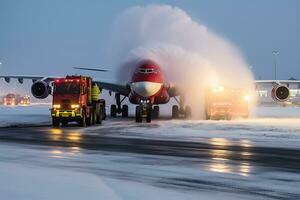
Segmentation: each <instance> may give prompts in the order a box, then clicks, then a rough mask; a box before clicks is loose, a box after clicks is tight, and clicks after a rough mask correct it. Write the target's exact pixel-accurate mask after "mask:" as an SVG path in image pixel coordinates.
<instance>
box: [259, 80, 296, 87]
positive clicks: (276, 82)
mask: <svg viewBox="0 0 300 200" xmlns="http://www.w3.org/2000/svg"><path fill="white" fill-rule="evenodd" d="M254 83H255V85H256V86H260V85H287V86H288V85H290V84H294V85H300V80H255V81H254Z"/></svg>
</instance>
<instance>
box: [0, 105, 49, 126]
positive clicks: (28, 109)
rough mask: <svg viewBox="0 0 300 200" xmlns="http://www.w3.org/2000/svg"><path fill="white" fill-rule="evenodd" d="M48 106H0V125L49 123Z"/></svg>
mask: <svg viewBox="0 0 300 200" xmlns="http://www.w3.org/2000/svg"><path fill="white" fill-rule="evenodd" d="M49 108H50V106H49V105H47V104H36V105H30V106H0V113H1V115H0V127H6V126H19V125H45V124H50V120H51V118H50V112H49Z"/></svg>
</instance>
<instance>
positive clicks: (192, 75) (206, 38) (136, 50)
mask: <svg viewBox="0 0 300 200" xmlns="http://www.w3.org/2000/svg"><path fill="white" fill-rule="evenodd" d="M110 42H111V43H110V44H111V46H110V51H109V54H110V55H113V57H112V58H110V60H113V61H114V63H112V64H113V65H117V66H120V67H119V69H118V73H117V74H118V76H117V80H119V81H122V82H123V81H128V80H130V77H131V73H132V71H133V70H134V68H135V67H136V65H135V63H136V62H138V61H139V60H140V59H152V60H154V61H155V62H156V63H158V64H159V65H160V66H161V67H162V69H163V71H164V73H165V76H166V80H167V81H168V82H170V83H171V84H175V85H178V86H181V87H182V88H184V89H185V90H186V93H187V94H190V95H193V99H194V100H195V99H197V100H195V101H194V102H191V104H197V102H199V101H201V100H200V99H199V98H195V96H197V95H196V93H201V91H203V90H204V88H205V87H207V86H210V85H212V84H225V85H226V86H230V87H239V88H240V87H243V88H247V89H249V90H252V89H253V76H252V73H251V71H250V70H249V69H248V65H247V63H246V62H245V60H244V59H243V56H242V55H241V53H240V52H239V50H238V49H237V48H236V47H235V46H234V45H233V44H231V43H230V42H229V41H227V40H226V39H224V38H223V37H221V36H219V35H217V34H215V33H214V32H213V31H211V30H209V29H208V28H207V27H206V26H204V25H202V24H200V23H199V22H196V21H193V20H192V19H191V18H190V17H189V16H188V14H187V13H186V12H184V11H183V10H181V9H180V8H177V7H171V6H168V5H150V6H135V7H131V8H129V9H127V10H125V11H124V12H123V13H122V14H121V15H120V16H119V17H118V18H117V20H116V21H115V23H114V25H113V30H112V34H111V41H110ZM187 96H188V95H187ZM200 96H201V95H200ZM187 99H191V98H189V97H188V98H187ZM202 100H203V99H202Z"/></svg>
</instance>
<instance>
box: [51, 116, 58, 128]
mask: <svg viewBox="0 0 300 200" xmlns="http://www.w3.org/2000/svg"><path fill="white" fill-rule="evenodd" d="M52 126H53V127H58V126H59V119H57V118H56V117H52Z"/></svg>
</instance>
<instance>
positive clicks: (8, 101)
mask: <svg viewBox="0 0 300 200" xmlns="http://www.w3.org/2000/svg"><path fill="white" fill-rule="evenodd" d="M3 105H5V106H15V105H17V96H16V95H15V94H13V93H9V94H7V95H6V96H5V97H4V98H3Z"/></svg>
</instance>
